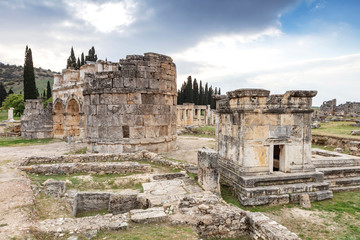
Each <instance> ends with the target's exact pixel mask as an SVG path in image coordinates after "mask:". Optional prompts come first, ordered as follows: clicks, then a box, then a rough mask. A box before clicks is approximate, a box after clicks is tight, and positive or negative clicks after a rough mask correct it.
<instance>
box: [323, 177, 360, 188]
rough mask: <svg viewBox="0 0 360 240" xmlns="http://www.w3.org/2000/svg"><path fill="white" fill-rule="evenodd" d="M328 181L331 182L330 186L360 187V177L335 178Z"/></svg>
mask: <svg viewBox="0 0 360 240" xmlns="http://www.w3.org/2000/svg"><path fill="white" fill-rule="evenodd" d="M327 181H328V182H329V183H330V188H336V187H347V186H359V187H360V177H349V178H335V179H330V180H327Z"/></svg>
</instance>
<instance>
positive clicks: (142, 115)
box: [83, 53, 177, 153]
mask: <svg viewBox="0 0 360 240" xmlns="http://www.w3.org/2000/svg"><path fill="white" fill-rule="evenodd" d="M120 65H121V70H119V71H109V72H95V73H86V74H85V82H86V83H85V87H84V92H83V95H84V105H85V108H84V109H85V122H86V141H87V143H88V150H89V151H91V152H101V153H110V152H111V153H120V152H134V151H137V150H143V149H146V150H150V151H154V152H167V151H170V150H172V149H173V148H174V147H175V142H176V103H177V88H176V66H175V64H174V63H173V61H172V59H171V58H170V57H167V56H164V55H160V54H155V53H145V54H144V56H142V55H130V56H127V57H126V59H121V60H120Z"/></svg>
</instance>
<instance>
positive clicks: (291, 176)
mask: <svg viewBox="0 0 360 240" xmlns="http://www.w3.org/2000/svg"><path fill="white" fill-rule="evenodd" d="M316 93H317V92H316V91H287V92H286V93H285V94H283V95H270V91H267V90H262V89H239V90H235V91H232V92H228V93H227V96H223V97H217V99H218V100H217V117H216V149H217V152H218V166H219V169H220V175H221V179H222V180H224V181H225V182H227V183H228V184H230V185H231V186H233V187H234V188H235V189H236V190H237V191H238V196H239V200H240V202H241V203H242V204H243V205H259V204H268V203H269V204H271V203H288V202H289V201H298V200H299V194H300V193H304V192H308V191H309V189H311V190H310V192H311V194H313V195H312V200H321V199H326V198H330V197H332V192H331V191H329V184H328V183H324V182H323V174H321V173H317V172H315V167H314V165H313V164H312V163H311V113H312V111H313V110H312V109H311V106H312V97H314V96H315V95H316ZM279 174H280V175H279ZM292 183H302V185H299V186H297V185H296V184H292ZM262 185H265V186H269V185H273V186H272V188H271V187H270V188H269V187H263V188H261V187H259V186H262ZM275 185H276V187H275ZM279 185H283V186H282V187H280V186H279ZM319 196H320V197H319Z"/></svg>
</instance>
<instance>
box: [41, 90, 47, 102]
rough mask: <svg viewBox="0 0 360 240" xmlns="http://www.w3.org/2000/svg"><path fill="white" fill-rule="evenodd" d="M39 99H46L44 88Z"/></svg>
mask: <svg viewBox="0 0 360 240" xmlns="http://www.w3.org/2000/svg"><path fill="white" fill-rule="evenodd" d="M41 99H42V100H43V101H45V100H46V93H45V89H44V91H43V93H42V94H41Z"/></svg>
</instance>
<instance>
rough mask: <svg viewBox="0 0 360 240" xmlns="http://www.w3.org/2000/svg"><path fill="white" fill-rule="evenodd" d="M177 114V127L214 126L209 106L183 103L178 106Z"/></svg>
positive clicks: (212, 113)
mask: <svg viewBox="0 0 360 240" xmlns="http://www.w3.org/2000/svg"><path fill="white" fill-rule="evenodd" d="M176 112H177V125H178V126H181V127H185V126H191V125H194V126H208V125H214V123H215V113H214V110H212V109H211V108H210V105H195V104H194V103H184V104H183V105H178V106H177V108H176Z"/></svg>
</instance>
